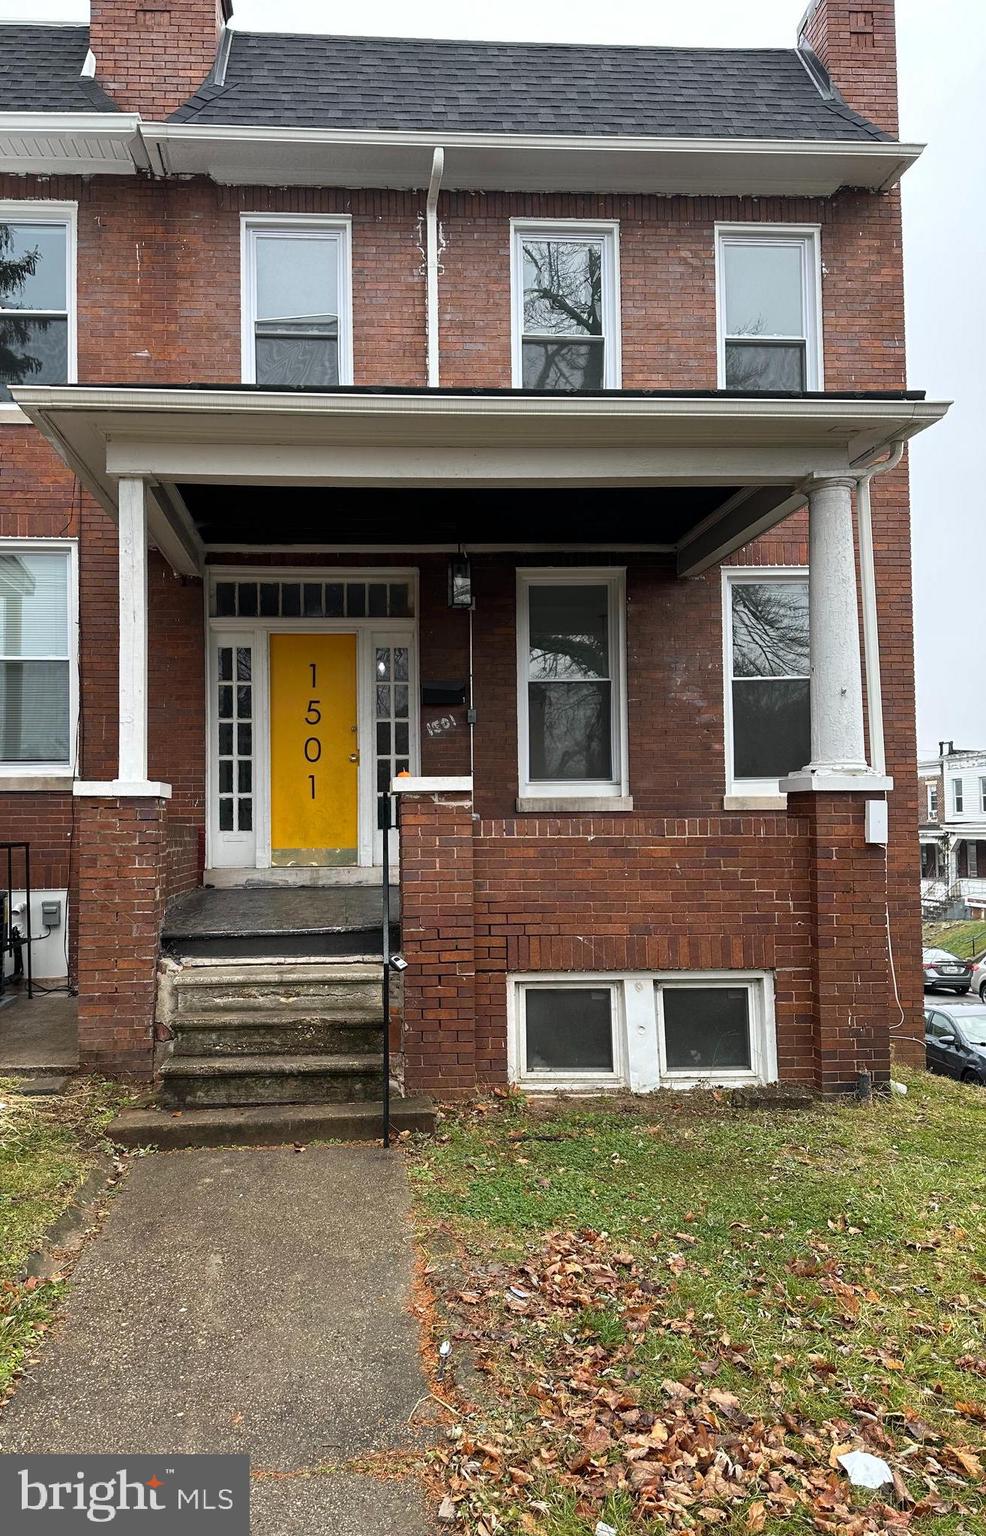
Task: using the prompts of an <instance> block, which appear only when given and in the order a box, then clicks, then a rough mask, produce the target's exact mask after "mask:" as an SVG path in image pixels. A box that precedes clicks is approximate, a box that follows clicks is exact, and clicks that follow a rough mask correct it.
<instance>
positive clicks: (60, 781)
mask: <svg viewBox="0 0 986 1536" xmlns="http://www.w3.org/2000/svg"><path fill="white" fill-rule="evenodd" d="M71 788H72V775H71V773H70V772H69V773H58V772H56V771H55V770H52V771H51V772H50V773H46V772H45V771H44V769H39V770H38V771H37V772H35V773H11V774H7V773H0V795H2V794H8V793H9V794H17V793H22V792H30V793H32V794H38V793H40V792H42V791H52V790H62V791H65V790H71Z"/></svg>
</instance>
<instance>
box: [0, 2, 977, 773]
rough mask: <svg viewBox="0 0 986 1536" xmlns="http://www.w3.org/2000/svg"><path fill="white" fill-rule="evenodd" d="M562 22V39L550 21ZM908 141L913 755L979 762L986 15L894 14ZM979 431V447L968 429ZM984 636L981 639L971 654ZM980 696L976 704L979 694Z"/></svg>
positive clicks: (266, 5) (391, 21)
mask: <svg viewBox="0 0 986 1536" xmlns="http://www.w3.org/2000/svg"><path fill="white" fill-rule="evenodd" d="M805 3H806V0H746V3H744V4H739V3H737V0H692V3H691V4H690V5H681V4H678V3H675V4H669V3H667V0H665V3H657V4H655V3H654V0H648V3H646V4H644V3H640V0H610V3H609V4H608V5H605V6H601V5H600V4H599V3H598V0H591V3H590V0H568V3H567V4H566V6H565V7H564V10H563V11H552V10H547V11H540V12H539V11H537V10H536V8H534V7H532V6H531V5H530V0H499V4H498V5H497V6H496V7H490V8H487V7H485V6H483V7H480V6H473V7H465V6H463V4H462V0H418V3H417V4H416V6H415V7H414V8H413V10H411V9H409V8H408V6H407V5H406V4H397V3H396V0H364V3H363V4H362V6H361V7H360V8H359V11H358V13H357V14H358V26H355V25H354V13H353V11H352V9H351V8H350V7H349V6H342V5H333V4H330V3H328V0H235V13H234V19H235V21H236V22H237V24H238V25H240V26H242V27H244V28H252V29H255V30H264V29H266V30H271V31H297V32H333V31H337V32H353V31H359V32H361V33H364V34H366V33H371V34H376V35H383V36H406V35H409V34H411V35H418V36H421V35H426V36H434V37H479V38H501V39H511V38H514V39H531V40H535V41H542V42H545V41H547V42H552V41H554V42H586V43H592V42H598V43H672V44H696V45H702V44H715V45H721V46H723V47H738V46H744V45H745V46H747V47H751V46H753V47H756V46H760V47H771V46H780V47H785V46H787V47H789V46H792V45H793V44H794V42H795V34H796V31H797V25H798V21H799V19H800V16H801V13H802V11H803V9H804V5H805ZM87 16H88V3H87V0H0V17H3V18H4V19H6V20H13V19H26V20H33V21H43V20H53V21H79V20H85V19H86V18H87ZM561 16H563V18H564V21H563V24H562V23H561V22H559V21H555V20H553V18H554V17H561ZM897 30H898V52H899V57H900V95H901V135H902V137H903V138H905V139H909V140H916V141H918V142H922V143H927V144H928V148H927V150H926V151H925V153H924V155H923V156H922V157H921V159H920V161H919V162H918V164H917V165H916V166H915V167H914V168H913V169H912V170H910V171H909V172H908V173H907V175H906V176H905V177H904V183H903V187H904V249H905V257H906V271H907V328H908V372H909V383H910V384H911V385H912V386H913V387H914V388H919V389H926V390H927V391H928V394H929V396H930V397H934V398H938V399H952V400H954V401H955V405H954V406H953V408H952V410H951V412H950V413H949V416H948V419H947V420H946V421H945V422H944V423H942V424H941V425H940V426H938V427H935V428H933V429H932V430H931V431H930V432H928V433H927V434H926V435H925V436H923V437H921V438H919V439H918V441H917V443H916V444H915V445H914V447H913V449H912V451H911V475H912V510H913V523H914V585H915V609H916V626H915V627H916V646H917V681H918V742H919V746H920V748H921V750H922V752H927V751H928V750H929V749H931V750H933V749H934V748H935V746H936V743H937V742H938V739H939V738H940V737H948V738H953V739H954V740H955V741H956V743H957V744H959V745H962V746H969V747H972V746H976V747H986V688H983V687H982V680H983V675H984V671H986V646H984V649H983V651H980V650H979V646H980V645H983V636H982V629H981V626H980V625H978V624H977V623H976V621H975V617H974V616H975V614H976V613H977V612H978V611H980V609H981V606H982V601H983V599H982V595H981V592H980V590H979V588H978V581H977V578H976V575H975V572H976V570H977V568H978V560H977V559H976V556H977V555H978V554H979V552H980V544H979V540H980V538H981V537H982V523H983V512H984V510H986V508H984V500H986V496H984V492H983V490H982V481H981V479H980V475H979V452H980V450H978V449H977V448H976V446H975V445H976V442H977V441H978V442H980V443H982V438H981V436H980V434H981V433H982V431H983V426H982V424H983V423H984V422H986V369H984V367H983V364H982V352H983V345H984V342H986V283H984V282H983V273H984V270H986V208H984V204H983V197H982V192H983V188H984V185H986V182H984V177H983V169H982V164H983V162H982V146H981V124H980V122H979V116H980V112H979V107H978V102H979V98H980V94H981V89H982V85H981V83H982V80H983V78H984V77H986V6H984V5H983V3H982V0H897ZM977 421H978V422H979V423H980V427H979V429H978V431H977V429H976V426H975V423H976V422H977ZM977 634H978V635H979V639H978V641H977V638H976V636H977ZM977 689H978V692H977Z"/></svg>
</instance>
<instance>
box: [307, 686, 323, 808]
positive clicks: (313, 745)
mask: <svg viewBox="0 0 986 1536" xmlns="http://www.w3.org/2000/svg"><path fill="white" fill-rule="evenodd" d="M308 668H309V671H310V672H311V674H312V687H313V688H317V687H318V669H317V665H316V663H315V662H314V661H310V662H309V663H308ZM321 721H322V701H321V699H309V700H308V708H307V709H306V711H305V724H306V725H320V724H321ZM302 751H303V752H304V754H305V762H306V763H317V762H318V761H319V759H320V758H321V756H322V743H321V741H320V739H319V738H318V737H317V736H308V737H306V739H305V745H304V747H303V748H302ZM308 788H309V790H310V792H311V798H312V799H313V800H314V799H315V775H314V774H313V773H310V774H309V775H308Z"/></svg>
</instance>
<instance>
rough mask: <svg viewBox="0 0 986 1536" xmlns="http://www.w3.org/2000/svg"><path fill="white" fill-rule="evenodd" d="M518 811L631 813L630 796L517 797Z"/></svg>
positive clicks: (554, 814) (567, 814)
mask: <svg viewBox="0 0 986 1536" xmlns="http://www.w3.org/2000/svg"><path fill="white" fill-rule="evenodd" d="M517 809H518V811H540V812H541V814H542V815H552V816H577V815H581V814H582V813H583V812H585V811H632V810H633V796H632V795H545V796H536V795H519V796H518V797H517Z"/></svg>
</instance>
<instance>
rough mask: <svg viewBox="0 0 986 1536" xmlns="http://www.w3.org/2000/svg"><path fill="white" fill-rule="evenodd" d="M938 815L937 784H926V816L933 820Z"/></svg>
mask: <svg viewBox="0 0 986 1536" xmlns="http://www.w3.org/2000/svg"><path fill="white" fill-rule="evenodd" d="M937 815H938V785H937V784H929V785H928V817H929V819H930V820H932V821H933V820H934V819H935V817H936V816H937Z"/></svg>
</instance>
